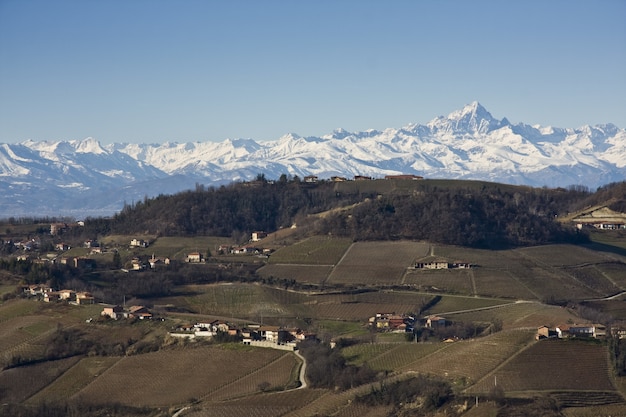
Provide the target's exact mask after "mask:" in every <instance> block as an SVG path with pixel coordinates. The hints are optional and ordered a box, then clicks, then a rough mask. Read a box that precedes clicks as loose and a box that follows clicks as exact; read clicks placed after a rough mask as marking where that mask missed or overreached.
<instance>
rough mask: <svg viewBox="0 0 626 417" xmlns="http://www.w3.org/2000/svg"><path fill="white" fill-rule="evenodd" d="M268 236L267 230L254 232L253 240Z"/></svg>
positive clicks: (256, 240)
mask: <svg viewBox="0 0 626 417" xmlns="http://www.w3.org/2000/svg"><path fill="white" fill-rule="evenodd" d="M266 237H267V233H265V232H252V236H251V239H250V240H251V241H253V242H258V241H259V240H261V239H265V238H266Z"/></svg>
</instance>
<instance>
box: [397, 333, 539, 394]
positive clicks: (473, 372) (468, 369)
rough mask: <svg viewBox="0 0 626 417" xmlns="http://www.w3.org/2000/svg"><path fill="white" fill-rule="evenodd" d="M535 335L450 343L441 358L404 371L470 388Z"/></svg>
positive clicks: (433, 357) (504, 335) (410, 365)
mask: <svg viewBox="0 0 626 417" xmlns="http://www.w3.org/2000/svg"><path fill="white" fill-rule="evenodd" d="M533 338H534V332H529V331H522V330H509V331H502V332H499V333H496V334H493V335H491V336H487V337H483V338H479V339H471V340H467V341H460V342H454V343H449V344H448V345H447V347H446V348H445V350H444V351H442V354H441V355H439V354H434V355H429V356H428V357H427V359H426V360H418V361H416V362H412V363H408V364H407V365H406V366H403V367H401V368H400V370H403V371H417V372H425V373H431V374H438V375H443V376H446V377H449V378H453V379H458V378H460V379H463V380H465V381H466V382H465V383H466V384H468V385H470V384H472V383H474V382H475V381H478V380H480V379H481V378H482V377H484V376H485V375H487V374H488V373H489V372H491V371H493V370H494V369H495V368H496V367H497V366H499V365H500V364H502V363H503V362H504V361H505V360H506V359H508V358H509V357H511V356H512V355H513V354H514V353H515V352H517V351H519V350H520V349H521V348H522V347H524V346H526V345H528V344H529V343H531V342H532V341H533Z"/></svg>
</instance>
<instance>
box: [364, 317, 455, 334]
mask: <svg viewBox="0 0 626 417" xmlns="http://www.w3.org/2000/svg"><path fill="white" fill-rule="evenodd" d="M448 324H449V321H448V320H446V319H445V318H443V317H440V316H437V315H428V316H425V317H422V318H416V317H414V316H411V315H407V314H402V315H400V314H395V313H376V315H375V316H372V317H370V318H369V320H368V326H370V328H373V329H376V330H377V331H388V332H396V333H411V332H413V331H414V329H415V327H416V326H418V327H423V328H427V329H435V328H438V327H444V326H446V325H448Z"/></svg>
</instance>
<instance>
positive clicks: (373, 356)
mask: <svg viewBox="0 0 626 417" xmlns="http://www.w3.org/2000/svg"><path fill="white" fill-rule="evenodd" d="M378 346H381V345H365V344H363V345H357V347H355V348H354V350H347V351H346V354H348V355H350V356H355V358H353V359H352V360H353V361H355V359H356V361H357V362H367V364H368V365H369V366H370V367H371V368H372V369H374V370H377V371H395V370H399V369H404V368H406V367H410V366H411V364H413V363H415V362H418V361H420V360H422V359H423V358H425V357H427V356H429V355H432V354H434V353H435V352H439V351H443V350H444V349H446V348H447V347H448V346H450V345H449V344H445V343H438V342H437V343H401V344H397V343H396V344H388V345H382V346H383V347H384V349H380V348H379V347H378Z"/></svg>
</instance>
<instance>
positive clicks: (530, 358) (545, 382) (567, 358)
mask: <svg viewBox="0 0 626 417" xmlns="http://www.w3.org/2000/svg"><path fill="white" fill-rule="evenodd" d="M495 379H497V384H498V386H500V387H502V388H503V389H504V390H505V391H506V392H522V391H602V392H603V391H613V392H616V390H615V387H614V386H613V383H612V382H611V377H610V370H609V364H608V352H607V347H606V346H605V345H603V344H600V343H596V342H595V341H580V340H558V339H552V340H542V341H539V342H536V343H534V344H533V345H532V346H530V347H529V348H528V349H525V350H522V351H521V352H520V353H519V354H518V355H516V356H515V357H513V359H512V360H511V361H510V362H508V363H506V364H505V365H504V366H502V368H500V369H498V370H496V371H495V372H494V373H493V374H491V375H489V377H488V378H486V379H483V380H482V381H479V382H478V383H476V384H475V385H474V386H473V387H472V388H471V389H470V390H469V391H470V392H472V393H475V392H482V393H486V392H488V391H489V389H490V388H491V387H492V386H493V384H494V380H495Z"/></svg>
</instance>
